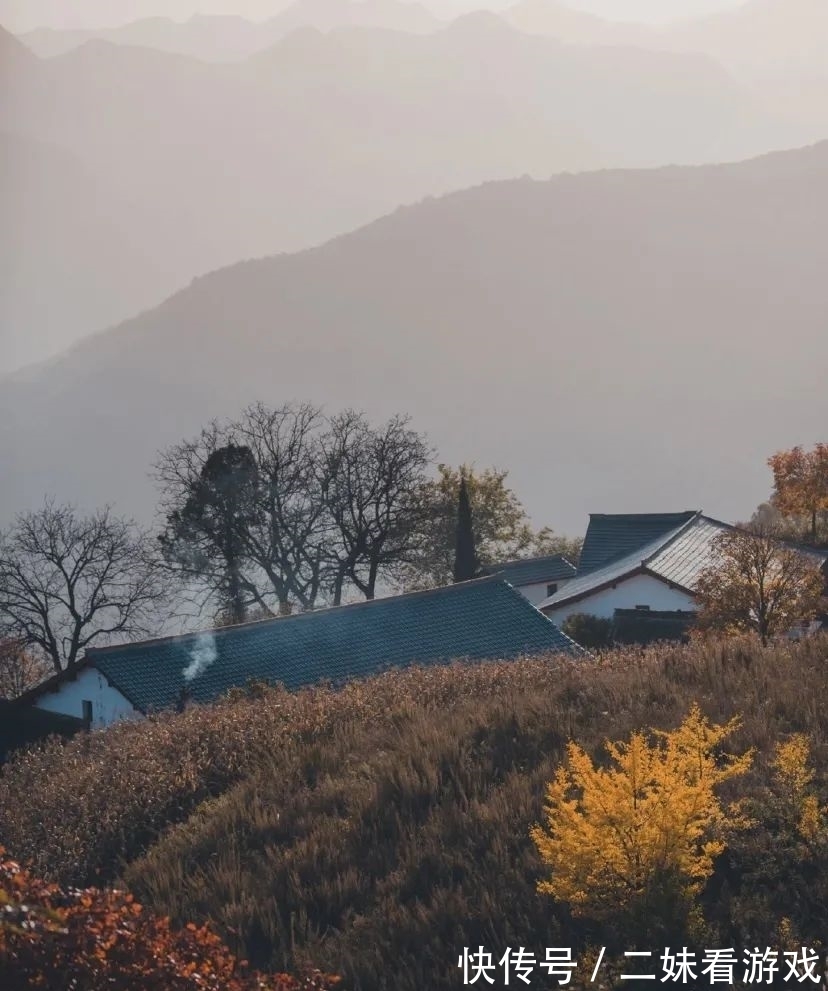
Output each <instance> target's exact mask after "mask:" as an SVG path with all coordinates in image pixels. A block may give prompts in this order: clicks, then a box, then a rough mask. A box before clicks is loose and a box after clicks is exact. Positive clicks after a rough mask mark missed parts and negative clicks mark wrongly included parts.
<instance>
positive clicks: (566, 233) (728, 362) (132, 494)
mask: <svg viewBox="0 0 828 991" xmlns="http://www.w3.org/2000/svg"><path fill="white" fill-rule="evenodd" d="M826 230H828V143H823V144H821V145H818V146H815V147H812V148H806V149H801V150H798V151H793V152H785V153H780V154H775V155H771V156H768V157H764V158H761V159H757V160H753V161H748V162H744V163H740V164H736V165H714V166H704V167H698V168H666V169H658V170H649V171H607V172H600V173H594V174H586V175H576V176H559V177H555V178H553V179H551V180H548V181H545V182H534V181H531V180H529V179H523V180H514V181H509V182H502V183H492V184H486V185H483V186H481V187H479V188H475V189H470V190H467V191H465V192H460V193H457V194H454V195H451V196H448V197H445V198H441V199H437V200H432V201H428V202H424V203H421V204H419V205H417V206H413V207H409V208H405V209H401V210H398V211H396V212H395V213H394V214H393V215H391V216H388V217H386V218H384V219H382V220H380V221H377V222H375V223H373V224H370V225H369V226H367V227H365V228H363V229H361V230H358V231H356V232H354V233H352V234H348V235H346V236H343V237H340V238H338V239H336V240H333V241H331V242H330V243H328V244H326V245H324V246H322V247H319V248H315V249H313V250H309V251H306V252H302V253H299V254H294V255H290V256H284V257H276V258H270V259H262V260H258V261H252V262H247V263H244V264H239V265H235V266H233V267H230V268H227V269H225V270H223V271H220V272H216V273H214V274H212V275H209V276H207V277H205V278H201V279H198V280H197V281H196V282H195V283H193V285H191V286H190V287H188V288H187V289H184V290H183V291H181V292H180V293H178V294H176V295H175V296H173V297H172V298H170V299H169V300H167V301H166V302H165V303H163V304H162V305H161V306H160V307H157V308H156V309H154V310H152V311H149V312H147V313H145V314H143V315H141V316H139V317H137V318H135V319H133V320H130V321H128V322H126V323H124V324H122V325H121V326H119V327H116V328H114V329H112V330H110V331H108V332H107V333H105V334H102V335H99V336H96V337H93V338H91V339H89V340H87V341H84V342H83V343H81V344H79V345H78V346H77V347H76V348H74V349H73V350H72V351H71V352H69V353H68V354H66V355H64V356H62V357H61V358H59V359H56V360H54V361H52V362H50V363H48V364H47V365H44V366H40V367H38V368H30V369H26V370H24V371H22V372H20V373H18V374H17V375H15V376H13V377H11V378H10V379H7V380H6V381H5V382H4V386H3V389H2V390H0V424H2V430H3V434H2V436H1V437H0V462H2V463H3V464H4V466H7V468H8V470H7V471H6V472H4V475H5V477H4V486H5V487H6V488H7V489H8V491H7V492H6V493H4V500H3V502H4V507H8V508H16V507H18V506H27V505H31V504H33V502H37V501H39V499H40V498H41V497H42V494H43V493H44V492H47V491H54V492H58V493H59V494H60V496H61V497H63V498H71V499H76V500H78V501H79V502H81V503H83V504H87V505H88V504H99V503H101V502H104V501H107V500H115V501H117V503H118V505H119V507H120V508H122V509H123V510H126V511H129V512H133V513H136V514H138V515H139V516H140V517H141V518H143V519H148V518H149V516H150V514H151V510H152V506H153V502H154V492H153V487H152V484H151V482H150V481H149V479H148V478H147V476H146V472H147V469H148V465H149V463H150V462H151V460H152V458H153V455H154V453H155V451H156V450H157V449H158V448H159V447H160V446H161V445H163V444H166V443H168V442H171V441H175V440H177V439H179V438H181V437H183V436H185V435H188V434H191V433H193V432H195V431H196V430H197V429H198V428H199V427H200V426H201V425H202V424H203V423H204V422H205V421H206V420H207V419H208V418H209V417H210V416H213V415H222V414H229V413H235V412H236V411H237V410H238V409H239V408H240V406H241V405H243V404H245V403H247V402H249V401H252V400H254V399H262V400H264V401H265V402H270V403H274V404H276V403H281V402H283V401H285V400H287V399H290V398H292V397H297V398H308V399H312V400H316V401H320V402H323V403H325V404H327V405H328V406H329V407H331V408H336V407H338V406H341V405H353V404H356V405H359V406H360V407H362V408H364V409H365V410H366V411H367V412H369V413H370V414H371V415H372V416H374V417H382V416H386V415H389V414H391V413H394V412H397V411H401V410H403V411H408V412H410V413H411V414H412V415H413V416H414V417H415V423H416V425H417V427H418V428H420V429H426V430H428V431H429V433H430V435H431V438H432V440H433V441H434V442H435V443H437V444H438V445H439V449H440V453H441V455H442V456H443V457H444V458H446V459H448V460H449V461H451V462H454V463H457V462H460V461H462V460H464V459H465V460H473V459H477V460H478V461H479V462H481V463H485V464H491V463H496V464H498V463H499V464H502V465H504V466H506V467H509V468H511V469H512V475H511V480H512V482H513V484H514V486H515V488H516V490H517V491H518V492H519V493H520V494H521V496H523V497H524V498H525V499H526V502H527V505H528V507H529V509H530V511H531V512H532V514H533V515H534V516H535V517H536V518H537V519H538V520H543V521H545V522H549V523H552V524H553V525H554V526H556V527H558V528H560V529H562V530H569V531H571V532H580V530H581V528H582V526H583V523H584V519H585V513H586V512H587V511H588V510H598V511H600V510H612V511H623V510H629V511H644V510H647V509H659V508H662V509H663V508H664V507H669V508H683V507H686V506H689V507H691V508H695V507H703V508H704V509H705V510H706V511H707V512H709V513H712V514H714V515H718V516H721V517H722V518H725V519H730V518H734V517H736V518H738V517H740V516H744V515H746V513H747V512H749V511H750V509H751V508H752V507H753V506H754V505H755V504H756V503H757V502H758V501H760V500H761V499H763V498H765V497H766V496H767V487H768V478H767V471H766V468H765V465H764V462H765V458H766V457H767V454H768V453H769V452H770V451H773V450H774V449H775V448H777V447H782V446H785V445H790V444H791V443H793V442H801V443H808V444H809V443H812V442H813V441H814V440H815V439H817V438H816V437H815V436H814V432H815V431H816V430H818V426H817V425H818V424H820V423H824V422H825V418H826V414H828V394H826V390H825V388H824V370H825V367H826V364H828V335H826V334H825V321H826V315H828V280H826V278H825V251H824V247H825V231H826Z"/></svg>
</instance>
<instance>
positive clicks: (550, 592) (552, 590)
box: [546, 582, 558, 595]
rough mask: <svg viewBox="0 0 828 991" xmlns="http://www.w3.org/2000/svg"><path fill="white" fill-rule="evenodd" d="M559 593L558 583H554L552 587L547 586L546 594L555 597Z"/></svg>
mask: <svg viewBox="0 0 828 991" xmlns="http://www.w3.org/2000/svg"><path fill="white" fill-rule="evenodd" d="M557 591H558V583H557V582H552V584H551V585H547V586H546V594H547V595H554V594H555V593H556V592H557Z"/></svg>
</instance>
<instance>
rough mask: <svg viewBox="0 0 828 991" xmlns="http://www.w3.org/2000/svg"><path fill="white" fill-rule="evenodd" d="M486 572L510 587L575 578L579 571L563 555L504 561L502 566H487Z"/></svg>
mask: <svg viewBox="0 0 828 991" xmlns="http://www.w3.org/2000/svg"><path fill="white" fill-rule="evenodd" d="M484 571H485V573H486V574H489V575H497V577H498V578H502V579H503V580H504V581H507V582H509V584H510V585H534V584H539V583H542V582H554V581H563V580H564V579H566V578H573V577H574V576H575V574H576V571H577V569H576V567H575V565H574V564H572V562H571V561H568V560H567V559H566V558H565V557H564V556H563V554H547V555H546V556H544V557H529V558H519V559H517V560H514V561H504V562H503V563H502V564H487V565H486V567H485V568H484Z"/></svg>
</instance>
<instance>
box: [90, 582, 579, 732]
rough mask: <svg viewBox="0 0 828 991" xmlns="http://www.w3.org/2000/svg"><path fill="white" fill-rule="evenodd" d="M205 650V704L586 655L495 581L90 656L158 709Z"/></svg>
mask: <svg viewBox="0 0 828 991" xmlns="http://www.w3.org/2000/svg"><path fill="white" fill-rule="evenodd" d="M199 637H201V638H202V639H201V640H199V639H198V638H199ZM200 644H201V645H202V646H204V647H206V649H207V650H208V651H209V650H211V649H214V651H215V657H214V659H213V660H212V662H211V663H210V664H209V665H208V666H207V667H206V668H205V670H204V671H203V673H202V674H200V675H199V676H197V677H195V678H194V679H193V680H192V681H191V682H190V685H189V688H190V692H191V695H192V697H193V699H195V700H196V701H200V702H207V701H210V700H213V699H215V698H217V697H218V696H220V695H221V694H223V693H224V692H225V691H227V689H229V688H231V687H233V686H241V685H244V684H245V683H246V682H247V681H249V680H250V679H260V680H269V681H280V682H282V683H283V684H284V685H285V686H286V687H287V688H289V689H295V688H299V687H301V686H303V685H308V684H313V683H315V682H318V681H320V680H330V681H332V682H334V683H341V682H343V681H346V680H348V679H350V678H359V677H365V676H368V675H371V674H375V673H377V672H379V671H381V670H384V669H387V668H394V667H402V666H405V665H408V664H414V663H420V664H431V663H438V662H441V661H443V662H444V661H450V660H453V659H466V658H468V659H470V660H484V659H494V658H504V659H506V658H512V657H516V656H519V655H521V654H540V653H549V652H554V653H566V654H570V655H572V656H582V655H583V654H584V651H583V650H582V649H581V648H580V647H579V646H578V645H577V644H575V643H574V642H573V641H572V640H570V639H569V638H568V637H566V636H564V634H563V633H561V632H560V630H559V629H558V628H557V627H556V626H555V625H554V624H553V623H552V622H551V621H550V620H549V619H547V618H546V617H545V616H543V615H542V614H541V613H540V612H539V611H538V610H537V609H535V607H534V606H532V605H531V604H530V603H529V602H528V601H527V600H526V599H524V597H523V596H522V595H521V594H520V592H518V591H517V590H516V589H514V588H512V587H511V586H510V585H508V584H506V583H505V582H503V581H501V580H500V579H498V578H494V577H491V578H482V579H477V580H475V581H470V582H463V583H460V584H457V585H450V586H447V587H446V588H439V589H432V590H430V591H427V592H415V593H411V594H409V595H400V596H393V597H391V598H385V599H376V600H374V601H373V602H362V603H359V604H357V605H352V606H340V607H337V608H331V609H322V610H319V611H317V612H311V613H302V614H299V615H296V616H288V617H284V618H281V619H272V620H266V621H264V622H260V623H248V624H244V625H241V626H233V627H226V628H224V629H220V630H216V631H213V634H212V635H211V634H209V633H208V634H206V635H205V634H191V635H188V636H183V637H170V638H167V639H163V640H152V641H147V642H144V643H137V644H128V645H124V646H120V647H104V648H100V649H95V650H88V651H87V658H88V660H89V662H90V663H91V664H93V665H94V666H95V667H96V668H98V669H99V670H100V671H101V672H102V673H103V674H104V675H105V677H106V678H107V679H108V680H109V681H110V682H111V684H112V685H114V687H115V688H117V689H118V690H119V691H120V692H121V693H122V694H123V695H124V696H125V697H126V698H127V699H129V700H130V701H131V702H132V703H133V705H135V706H136V707H137V708H138V709H140V710H141V711H142V712H148V711H150V710H152V709H162V708H167V707H170V706H172V705H174V704H175V703H176V701H177V700H178V698H179V695H180V693H181V689H182V688H183V687H184V684H185V682H184V677H183V670H184V669H185V668H186V667H187V666H188V665H189V664H190V662H191V660H192V656H193V652H194V651H196V650H197V649H198V647H199V645H200Z"/></svg>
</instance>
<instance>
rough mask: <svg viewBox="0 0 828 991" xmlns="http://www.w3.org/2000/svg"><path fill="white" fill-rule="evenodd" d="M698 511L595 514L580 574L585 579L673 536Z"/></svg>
mask: <svg viewBox="0 0 828 991" xmlns="http://www.w3.org/2000/svg"><path fill="white" fill-rule="evenodd" d="M696 515H698V511H697V510H689V509H688V510H685V511H684V512H681V513H612V514H609V513H591V514H590V517H589V526H588V527H587V532H586V536H585V537H584V547H583V550H582V551H581V557H580V560H579V562H578V574H579V575H585V574H588V573H589V572H591V571H596V570H597V569H598V568H602V567H603V566H604V565H605V564H609V563H610V562H611V561H615V560H618V559H620V558H622V557H626V555H628V554H631V553H632V552H633V551H636V550H638V549H639V548H643V547H645V546H647V545H649V544H651V543H652V542H653V541H654V540H657V539H658V538H659V537H664V536H666V535H667V534H669V533H672V532H673V531H674V530H675V529H676V528H677V527H680V526H682V525H683V524H685V523H687V522H688V521H689V520H691V519H693V517H694V516H696Z"/></svg>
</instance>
